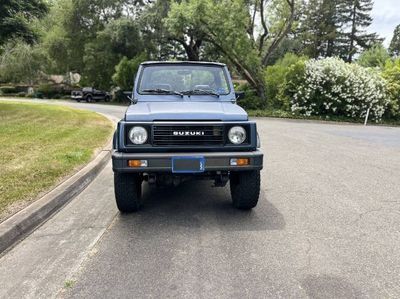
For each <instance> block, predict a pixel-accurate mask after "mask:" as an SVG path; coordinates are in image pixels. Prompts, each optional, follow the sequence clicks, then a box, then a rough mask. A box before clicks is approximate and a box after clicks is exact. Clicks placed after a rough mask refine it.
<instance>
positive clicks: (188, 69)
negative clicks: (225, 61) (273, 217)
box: [138, 64, 230, 96]
mask: <svg viewBox="0 0 400 299" xmlns="http://www.w3.org/2000/svg"><path fill="white" fill-rule="evenodd" d="M138 92H139V93H140V94H176V95H184V94H185V95H213V96H219V95H227V94H229V92H230V88H229V84H228V80H227V78H226V74H225V70H224V68H223V67H220V66H210V65H190V64H189V65H182V64H180V65H154V66H145V67H144V68H143V71H142V74H141V77H140V79H139V86H138Z"/></svg>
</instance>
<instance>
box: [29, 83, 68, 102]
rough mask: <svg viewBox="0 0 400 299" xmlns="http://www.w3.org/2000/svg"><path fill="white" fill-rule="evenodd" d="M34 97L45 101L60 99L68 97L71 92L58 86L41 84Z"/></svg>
mask: <svg viewBox="0 0 400 299" xmlns="http://www.w3.org/2000/svg"><path fill="white" fill-rule="evenodd" d="M35 94H36V97H39V98H40V97H43V98H47V99H61V98H62V97H63V96H64V95H65V96H67V95H68V96H69V95H70V94H71V91H70V90H69V89H66V88H64V87H63V86H59V85H51V84H43V85H40V86H39V87H38V88H36V90H35Z"/></svg>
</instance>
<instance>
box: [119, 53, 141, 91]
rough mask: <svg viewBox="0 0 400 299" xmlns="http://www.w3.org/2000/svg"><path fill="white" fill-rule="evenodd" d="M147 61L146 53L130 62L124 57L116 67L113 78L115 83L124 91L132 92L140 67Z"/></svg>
mask: <svg viewBox="0 0 400 299" xmlns="http://www.w3.org/2000/svg"><path fill="white" fill-rule="evenodd" d="M146 59H147V55H146V54H145V53H142V54H139V55H137V56H136V57H134V58H133V59H131V60H129V59H128V58H126V57H124V58H122V59H121V61H120V62H119V63H118V65H117V66H116V67H115V74H114V75H113V77H112V80H113V82H114V83H115V84H116V85H117V86H118V87H119V88H121V89H123V90H132V88H133V80H134V79H135V75H136V73H137V71H138V68H139V65H140V64H141V63H142V62H143V61H145V60H146Z"/></svg>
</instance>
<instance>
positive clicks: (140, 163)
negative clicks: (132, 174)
mask: <svg viewBox="0 0 400 299" xmlns="http://www.w3.org/2000/svg"><path fill="white" fill-rule="evenodd" d="M128 166H129V167H147V160H129V161H128Z"/></svg>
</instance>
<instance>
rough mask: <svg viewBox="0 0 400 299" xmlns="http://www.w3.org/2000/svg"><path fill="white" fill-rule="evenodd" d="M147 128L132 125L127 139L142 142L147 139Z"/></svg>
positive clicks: (137, 142) (136, 142) (134, 142)
mask: <svg viewBox="0 0 400 299" xmlns="http://www.w3.org/2000/svg"><path fill="white" fill-rule="evenodd" d="M147 137H148V134H147V130H146V129H145V128H143V127H133V128H132V129H131V130H130V131H129V139H130V140H131V141H132V143H133V144H144V143H145V142H146V141H147Z"/></svg>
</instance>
